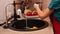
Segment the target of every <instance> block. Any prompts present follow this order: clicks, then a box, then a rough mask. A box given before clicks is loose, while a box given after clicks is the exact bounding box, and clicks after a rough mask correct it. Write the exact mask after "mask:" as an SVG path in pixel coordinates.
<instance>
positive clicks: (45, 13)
mask: <svg viewBox="0 0 60 34" xmlns="http://www.w3.org/2000/svg"><path fill="white" fill-rule="evenodd" d="M34 8H35V10H36V12H38V15H39V17H40V18H41V19H44V18H46V17H48V16H49V15H50V14H51V13H52V12H53V11H54V10H53V9H48V8H46V9H44V10H42V11H41V10H40V8H39V5H37V4H34Z"/></svg>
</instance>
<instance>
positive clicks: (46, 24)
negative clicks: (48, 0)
mask: <svg viewBox="0 0 60 34" xmlns="http://www.w3.org/2000/svg"><path fill="white" fill-rule="evenodd" d="M42 21H43V20H42ZM45 22H46V21H45ZM12 24H14V23H12ZM12 24H11V23H10V25H9V29H11V30H14V31H37V30H42V29H44V28H46V27H48V25H49V24H48V22H46V23H45V25H44V26H42V27H40V28H38V29H36V30H26V29H16V28H14V27H11V26H12Z"/></svg>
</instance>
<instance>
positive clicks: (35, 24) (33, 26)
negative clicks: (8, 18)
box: [9, 19, 49, 31]
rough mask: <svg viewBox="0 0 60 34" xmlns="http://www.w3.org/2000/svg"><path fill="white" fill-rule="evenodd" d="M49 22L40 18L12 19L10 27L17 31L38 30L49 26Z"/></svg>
mask: <svg viewBox="0 0 60 34" xmlns="http://www.w3.org/2000/svg"><path fill="white" fill-rule="evenodd" d="M48 25H49V24H48V22H46V21H43V20H39V19H27V21H26V19H23V20H16V21H12V22H11V23H10V25H9V28H10V29H12V30H16V31H36V30H41V29H44V28H46V27H48Z"/></svg>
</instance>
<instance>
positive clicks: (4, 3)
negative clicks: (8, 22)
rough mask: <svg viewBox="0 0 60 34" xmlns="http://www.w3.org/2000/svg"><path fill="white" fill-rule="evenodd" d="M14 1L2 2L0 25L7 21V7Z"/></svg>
mask: <svg viewBox="0 0 60 34" xmlns="http://www.w3.org/2000/svg"><path fill="white" fill-rule="evenodd" d="M12 1H13V0H0V23H2V22H4V21H5V18H6V17H5V7H6V5H7V4H9V3H12Z"/></svg>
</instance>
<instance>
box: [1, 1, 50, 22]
mask: <svg viewBox="0 0 60 34" xmlns="http://www.w3.org/2000/svg"><path fill="white" fill-rule="evenodd" d="M15 1H17V2H20V1H21V0H20V1H19V0H15ZM34 1H36V0H34ZM38 1H41V0H38ZM42 1H43V5H42V7H43V9H45V8H47V7H48V5H49V3H50V0H42ZM12 2H13V0H0V23H3V22H4V21H5V20H6V17H5V6H6V5H7V4H9V3H12ZM9 9H12V8H9Z"/></svg>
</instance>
